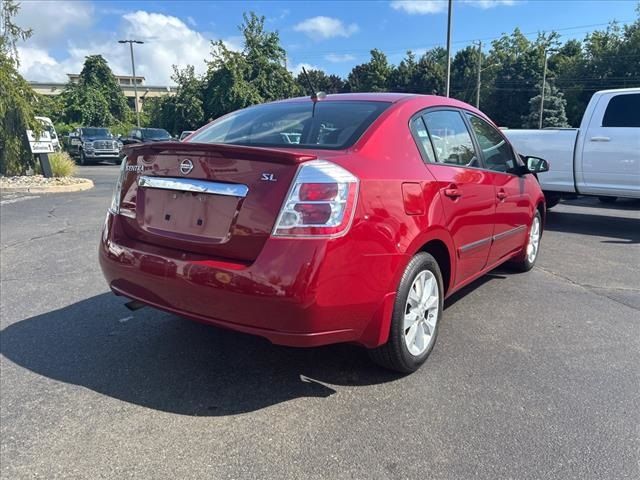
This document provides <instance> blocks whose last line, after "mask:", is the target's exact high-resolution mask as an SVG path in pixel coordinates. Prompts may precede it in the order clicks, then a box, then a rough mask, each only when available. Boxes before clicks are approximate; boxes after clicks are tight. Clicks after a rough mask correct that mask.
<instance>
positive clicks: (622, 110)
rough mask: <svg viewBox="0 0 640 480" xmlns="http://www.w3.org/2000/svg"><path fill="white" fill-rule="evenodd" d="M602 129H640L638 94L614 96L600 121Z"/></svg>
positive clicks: (639, 94) (639, 96)
mask: <svg viewBox="0 0 640 480" xmlns="http://www.w3.org/2000/svg"><path fill="white" fill-rule="evenodd" d="M602 126H603V127H640V93H631V94H628V95H616V96H615V97H613V98H612V99H611V100H609V105H607V109H606V110H605V112H604V118H603V119H602Z"/></svg>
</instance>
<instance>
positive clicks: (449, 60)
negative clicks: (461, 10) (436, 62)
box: [447, 0, 453, 97]
mask: <svg viewBox="0 0 640 480" xmlns="http://www.w3.org/2000/svg"><path fill="white" fill-rule="evenodd" d="M452 11H453V0H449V14H448V19H447V97H449V93H450V87H451V15H452Z"/></svg>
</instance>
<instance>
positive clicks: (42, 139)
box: [27, 130, 53, 177]
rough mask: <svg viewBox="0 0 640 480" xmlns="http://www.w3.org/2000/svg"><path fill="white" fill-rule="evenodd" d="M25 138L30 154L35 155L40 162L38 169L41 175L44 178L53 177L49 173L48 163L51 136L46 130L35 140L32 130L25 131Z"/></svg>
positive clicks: (49, 166) (51, 150)
mask: <svg viewBox="0 0 640 480" xmlns="http://www.w3.org/2000/svg"><path fill="white" fill-rule="evenodd" d="M27 138H28V139H29V147H30V148H31V153H33V154H37V155H38V159H39V160H40V168H41V170H42V175H44V176H45V177H53V172H52V171H51V163H49V154H50V153H53V143H52V142H51V135H50V134H49V132H47V131H46V130H44V131H42V132H41V133H40V135H39V136H38V137H37V138H36V136H35V134H34V133H33V130H27Z"/></svg>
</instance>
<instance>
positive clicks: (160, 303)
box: [99, 214, 407, 348]
mask: <svg viewBox="0 0 640 480" xmlns="http://www.w3.org/2000/svg"><path fill="white" fill-rule="evenodd" d="M119 221H120V217H119V216H118V215H112V214H108V216H107V219H106V222H105V227H104V231H103V235H102V239H101V244H100V255H99V257H100V264H101V267H102V270H103V273H104V275H105V278H106V280H107V282H108V283H109V286H110V288H111V289H112V290H113V292H114V293H116V294H118V295H123V296H126V297H129V298H132V299H135V300H138V301H141V302H143V303H145V304H148V305H151V306H153V307H156V308H159V309H162V310H165V311H168V312H171V313H175V314H178V315H181V316H184V317H187V318H190V319H192V320H195V321H199V322H204V323H209V324H212V325H216V326H219V327H222V328H227V329H232V330H237V331H240V332H245V333H249V334H253V335H259V336H262V337H265V338H267V339H268V340H270V341H271V342H273V343H276V344H280V345H289V346H295V347H313V346H318V345H326V344H330V343H340V342H355V343H359V344H362V345H364V346H366V347H370V348H372V347H375V346H378V345H380V344H382V343H384V342H386V340H387V334H388V328H389V327H388V325H389V320H390V317H391V310H392V306H393V300H394V299H395V293H394V288H393V285H394V278H395V274H396V272H397V269H398V268H400V267H401V266H402V265H403V264H404V262H405V261H406V260H407V259H406V258H405V256H404V255H399V254H398V255H389V254H379V255H377V254H366V253H362V252H361V251H359V247H360V246H359V245H358V242H353V241H351V242H350V241H348V238H347V237H343V238H341V239H334V240H324V239H323V240H315V239H313V240H312V239H304V240H292V239H273V238H272V239H269V240H268V241H267V242H266V243H265V245H264V247H263V249H262V251H261V253H260V255H259V256H258V258H256V260H255V261H254V262H252V263H251V264H246V263H239V262H232V261H223V260H217V259H211V258H205V257H203V256H202V255H194V254H187V253H184V252H182V251H178V250H173V249H168V248H164V247H159V246H155V245H150V244H146V243H142V242H138V241H136V240H133V239H131V238H128V237H126V235H125V234H124V232H123V231H122V230H121V228H120V226H119Z"/></svg>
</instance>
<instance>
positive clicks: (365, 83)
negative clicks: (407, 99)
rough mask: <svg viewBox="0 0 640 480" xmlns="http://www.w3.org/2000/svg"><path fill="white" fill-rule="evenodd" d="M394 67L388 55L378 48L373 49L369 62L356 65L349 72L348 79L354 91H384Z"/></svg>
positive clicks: (386, 88)
mask: <svg viewBox="0 0 640 480" xmlns="http://www.w3.org/2000/svg"><path fill="white" fill-rule="evenodd" d="M392 70H393V67H392V66H391V65H390V64H389V62H388V60H387V56H386V55H385V54H384V53H383V52H381V51H380V50H378V49H375V48H374V49H373V50H371V59H370V60H369V61H368V62H367V63H363V64H361V65H356V66H355V67H353V70H351V73H349V77H348V81H349V86H350V88H351V91H352V92H384V91H387V90H388V89H389V88H388V81H389V77H390V75H391V72H392Z"/></svg>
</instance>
